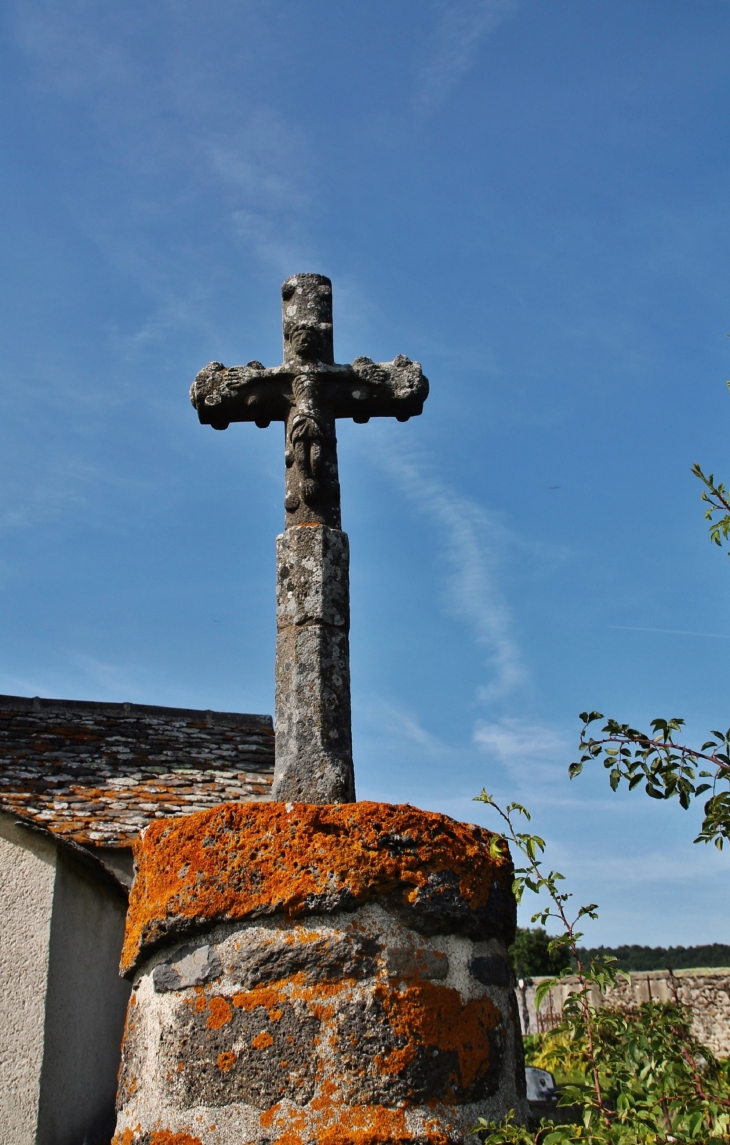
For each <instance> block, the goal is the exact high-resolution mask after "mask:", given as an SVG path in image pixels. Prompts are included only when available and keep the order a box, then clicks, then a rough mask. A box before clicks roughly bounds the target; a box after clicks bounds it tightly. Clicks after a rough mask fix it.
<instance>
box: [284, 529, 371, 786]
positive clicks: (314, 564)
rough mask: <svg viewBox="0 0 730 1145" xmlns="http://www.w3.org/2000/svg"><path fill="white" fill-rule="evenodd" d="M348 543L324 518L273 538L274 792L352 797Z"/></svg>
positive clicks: (353, 784) (343, 534) (345, 537)
mask: <svg viewBox="0 0 730 1145" xmlns="http://www.w3.org/2000/svg"><path fill="white" fill-rule="evenodd" d="M349 570H350V548H349V544H348V541H347V534H346V533H343V532H341V530H339V529H330V528H329V527H328V526H327V525H317V524H315V525H294V526H292V527H290V528H288V529H287V530H286V532H285V533H282V535H281V536H280V537H277V540H276V627H277V637H276V765H275V769H274V786H273V790H272V795H273V798H274V799H281V800H306V801H307V802H309V803H351V802H352V801H353V800H354V798H355V773H354V770H353V764H352V731H351V715H350V644H349V631H350V581H349Z"/></svg>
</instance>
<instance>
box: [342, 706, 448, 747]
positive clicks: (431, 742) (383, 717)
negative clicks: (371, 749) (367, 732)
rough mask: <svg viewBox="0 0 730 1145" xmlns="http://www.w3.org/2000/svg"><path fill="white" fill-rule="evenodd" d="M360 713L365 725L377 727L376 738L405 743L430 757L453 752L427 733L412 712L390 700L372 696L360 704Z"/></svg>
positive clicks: (441, 741) (437, 738)
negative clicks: (413, 745)
mask: <svg viewBox="0 0 730 1145" xmlns="http://www.w3.org/2000/svg"><path fill="white" fill-rule="evenodd" d="M361 712H362V715H363V717H364V720H365V723H366V724H369V725H371V726H373V727H377V732H378V736H386V737H387V739H388V740H389V741H391V742H392V741H396V742H397V741H399V740H400V741H407V742H409V743H411V744H416V745H417V746H418V747H420V748H423V749H425V751H426V752H428V753H429V754H431V755H443V754H444V753H448V752H451V751H453V745H450V744H446V743H444V742H443V740H441V739H439V737H438V736H435V735H433V734H432V733H431V732H429V731H427V730H426V728H424V726H423V724H422V723H421V722H420V720H419V719H418V716H417V715H416V714H415V713H414V712H412V711H411V710H410V709H408V708H405V707H403V706H402V705H398V704H394V703H393V701H392V700H386V699H384V698H383V697H382V696H372V697H371V698H370V699H369V700H367V701H366V702H365V703H364V704H361Z"/></svg>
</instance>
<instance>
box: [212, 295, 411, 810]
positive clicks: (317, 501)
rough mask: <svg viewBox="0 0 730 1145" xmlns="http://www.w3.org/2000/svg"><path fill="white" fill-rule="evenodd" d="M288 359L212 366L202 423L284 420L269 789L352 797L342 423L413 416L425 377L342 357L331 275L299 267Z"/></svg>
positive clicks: (288, 326)
mask: <svg viewBox="0 0 730 1145" xmlns="http://www.w3.org/2000/svg"><path fill="white" fill-rule="evenodd" d="M281 295H282V300H283V325H284V361H283V364H282V365H281V366H275V367H273V368H272V369H265V368H264V366H262V365H261V363H260V362H249V363H248V365H247V366H232V367H230V368H229V369H226V367H225V366H222V365H221V363H220V362H211V363H210V365H208V366H206V367H205V369H204V370H201V371H200V373H199V374H198V376H197V377H196V379H195V381H194V382H193V385H192V388H191V390H190V397H191V400H192V403H193V405H194V406H195V408H196V410H197V411H198V417H199V418H200V421H201V422H202V424H203V425H212V426H213V428H214V429H227V428H228V425H229V424H230V422H232V421H254V422H256V425H258V426H260V427H261V428H262V429H263V428H265V427H266V426H267V425H269V424H270V423H271V422H272V421H283V422H284V425H285V442H286V445H285V452H284V460H285V463H286V496H285V498H284V506H285V509H286V521H285V530H286V531H285V532H284V533H283V534H282V535H281V536H280V537H278V538H277V594H276V620H277V630H278V635H277V641H276V702H275V718H276V766H275V770H274V786H273V791H272V797H273V798H274V799H280V800H292V801H294V800H299V801H302V802H305V803H349V802H353V801H354V799H355V776H354V770H353V764H352V729H351V715H350V648H349V637H348V633H349V628H350V590H349V559H350V556H349V545H348V541H347V534H346V533H343V532H342V531H341V529H340V525H341V519H340V482H339V477H338V473H337V437H336V433H335V420H336V419H337V418H338V417H351V418H352V419H353V420H354V421H357V422H366V421H369V420H370V418H371V417H391V416H393V417H396V418H397V419H398V420H399V421H408V419H409V417H413V416H414V415H415V414H420V413H421V412H422V410H423V403H424V401H425V400H426V398H427V397H428V380H427V378H425V377H424V376H423V373H422V372H421V367H420V365H419V364H418V362H411V360H410V359H409V358H406V357H404V356H403V355H399V356H398V357H397V358H395V359H394V360H393V361H392V362H373V361H371V359H370V358H356V359H355V361H354V362H353V363H352V365H351V366H339V365H336V364H335V359H334V348H333V338H332V283H331V282H330V280H329V279H328V278H325V277H324V275H321V274H296V275H294V276H293V277H292V278H288V279H287V280H286V282H285V283H284V285H283V286H282V288H281Z"/></svg>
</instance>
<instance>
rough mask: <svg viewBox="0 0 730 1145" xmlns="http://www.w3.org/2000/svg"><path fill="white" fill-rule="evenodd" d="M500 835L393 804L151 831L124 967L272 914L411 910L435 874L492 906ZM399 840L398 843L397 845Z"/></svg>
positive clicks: (505, 872) (294, 808) (139, 850)
mask: <svg viewBox="0 0 730 1145" xmlns="http://www.w3.org/2000/svg"><path fill="white" fill-rule="evenodd" d="M493 840H494V836H493V835H492V834H491V833H490V832H489V831H486V830H484V829H483V828H479V827H471V826H468V825H467V824H464V823H457V822H456V821H455V820H453V819H450V818H449V817H448V816H446V815H439V814H437V813H435V812H430V811H419V810H418V809H417V808H415V807H411V806H409V805H407V804H406V805H393V804H387V803H345V804H327V805H321V806H320V805H316V804H308V803H295V804H285V803H259V804H252V803H250V804H236V803H226V804H222V805H221V806H219V807H216V808H213V809H212V810H210V811H200V812H197V813H196V814H193V815H188V816H186V817H184V818H180V819H159V820H156V821H155V822H153V823H151V824H150V826H149V827H148V828H147V830H146V831H145V834H144V837H143V838H141V839H140V840H139V841H138V842H137V843H136V844H135V859H136V863H137V877H136V879H135V882H134V886H133V889H132V893H131V897H130V906H129V913H128V915H127V932H126V937H125V945H124V951H123V955H122V969H123V971H124V972H128V971H130V970H131V969H133V968H134V967H135V966H136V964H137V963H138V962H139V960H140V958H141V957H142V955H143V954H144V953H145V952H147V951H149V950H151V949H153V948H154V947H155V945H159V944H160V942H162V941H163V940H164V938H165V936H166V935H167V934H168V933H171V931H173V930H174V931H175V933H176V934H179V933H180V932H181V929H184V926H185V924H186V923H189V925H190V926H191V927H193V928H195V927H197V928H199V927H201V926H202V925H204V924H205V925H209V924H212V923H214V922H216V921H223V920H227V921H233V920H242V919H246V918H251V917H256V916H257V915H259V914H262V913H266V914H271V912H272V911H275V912H279V913H282V914H284V915H286V916H288V917H296V916H298V915H301V914H305V913H308V912H312V911H314V912H316V911H317V910H321V909H322V908H323V904H324V903H325V902H327V901H331V898H332V895H333V894H334V893H340V894H342V895H343V896H344V898H345V900H346V901H347V902H348V903H349V904H350V905H356V904H360V903H365V902H369V901H372V900H374V899H377V898H378V896H381V895H385V894H396V895H398V894H399V895H400V896H401V901H402V902H403V904H404V906H405V905H407V904H408V903H412V902H413V901H414V899H415V897H416V896H417V894H418V891H419V888H421V887H423V886H424V885H425V884H426V882H427V880H428V878H429V876H430V875H433V874H439V873H440V872H451V873H452V875H453V877H454V878H455V879H456V881H457V883H458V887H459V891H460V894H461V897H462V899H463V900H464V902H465V904H466V906H467V907H468V908H470V909H472V910H477V909H479V908H482V907H484V906H486V904H487V901H488V899H489V896H490V894H491V892H492V887H493V884H494V882H495V880H496V881H497V882H498V883H500V884H501V885H502V887H503V888H504V890H505V891H509V888H510V885H511V863H510V859H509V854H508V852H507V849H506V846H505V845H502V846H498V847H497V848H496V851H495V849H494V848H492V846H491V845H492V843H493ZM391 841H395V844H394V845H391Z"/></svg>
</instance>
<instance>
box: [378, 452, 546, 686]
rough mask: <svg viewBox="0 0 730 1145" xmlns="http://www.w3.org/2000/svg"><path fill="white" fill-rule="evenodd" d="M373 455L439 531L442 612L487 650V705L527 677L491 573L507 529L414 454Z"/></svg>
mask: <svg viewBox="0 0 730 1145" xmlns="http://www.w3.org/2000/svg"><path fill="white" fill-rule="evenodd" d="M371 456H373V455H372V454H371ZM374 456H376V458H377V460H378V462H379V464H380V465H381V466H382V467H383V468H384V469H385V470H386V471H387V472H388V473H389V474H390V476H391V477H392V478H393V480H394V481H395V482H396V484H397V485H398V486H399V488H400V489H401V491H402V492H403V493H404V494H405V495H406V496H407V497H408V498H409V499H410V500H411V501H413V503H414V504H415V505H416V506H417V508H418V509H419V510H420V511H421V512H422V513H424V514H426V515H427V516H428V518H429V520H430V521H432V522H436V524H437V525H438V527H439V528H440V530H441V535H442V538H443V555H444V558H445V561H446V563H447V565H448V566H449V567H450V570H451V571H450V575H449V584H448V590H447V592H446V594H445V607H446V610H447V611H448V612H449V613H450V614H451V615H452V616H454V617H456V618H457V619H459V620H462V621H464V623H466V624H468V625H469V627H470V628H471V630H472V633H473V635H474V637H475V639H476V640H477V641H478V643H479V644H481V645H482V646H484V647H485V648H487V649H488V650H489V665H490V668H491V671H492V679H491V680H490V682H489V683H488V684H487V685H486V686H485V687H484V688H483V689H482V694H481V698H482V699H483V700H484V701H485V702H487V703H491V702H492V701H494V700H497V699H501V698H502V697H504V696H506V695H508V694H509V693H510V692H513V691H514V690H515V688H517V687H518V686H520V685H522V684H524V683H525V682H526V679H527V672H526V669H525V666H524V663H523V660H522V655H521V653H520V650H519V647H518V645H517V642H516V640H515V638H514V636H513V633H512V617H511V613H510V609H509V607H508V605H507V603H506V601H505V600H504V597H503V595H502V593H501V591H500V588H499V584H498V580H497V574H496V567H497V565H498V563H499V560H500V555H501V552H502V551H503V550H504V548H505V547H506V545H507V544H508V543H509V540H510V538H509V534H508V533H507V530H506V529H505V528H504V527H503V526H502V525H501V524H500V523H499V522H498V521H497V520H496V518H495V517H494V516H493V515H491V514H490V513H489V512H487V511H486V510H485V509H483V508H482V507H481V506H479V505H477V504H476V503H475V502H474V501H472V500H470V499H469V498H468V497H464V496H463V495H461V494H460V493H458V492H457V491H456V490H454V489H452V488H450V487H449V485H448V484H447V483H446V482H445V481H443V480H441V479H440V478H439V477H437V476H435V475H434V474H433V473H430V472H429V471H428V468H427V467H426V465H425V464H424V463H423V461H422V460H421V459H420V458H418V457H417V455H416V454H415V453H412V454H410V456H409V455H407V454H405V453H401V454H399V455H397V456H396V455H394V454H393V453H391V452H389V451H387V450H381V451H380V452H378V453H377V454H376V455H374Z"/></svg>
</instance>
